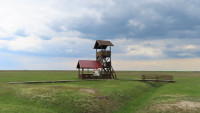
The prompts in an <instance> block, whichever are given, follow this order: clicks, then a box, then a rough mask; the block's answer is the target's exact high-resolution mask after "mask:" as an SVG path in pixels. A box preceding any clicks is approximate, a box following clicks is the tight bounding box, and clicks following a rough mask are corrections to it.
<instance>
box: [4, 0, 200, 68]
mask: <svg viewBox="0 0 200 113" xmlns="http://www.w3.org/2000/svg"><path fill="white" fill-rule="evenodd" d="M199 14H200V1H199V0H73V1H72V0H0V70H75V69H76V65H77V62H78V60H88V59H89V60H95V50H94V49H93V47H94V44H95V41H96V40H110V41H111V42H112V43H113V44H114V47H112V65H113V67H114V69H115V70H133V71H200V15H199Z"/></svg>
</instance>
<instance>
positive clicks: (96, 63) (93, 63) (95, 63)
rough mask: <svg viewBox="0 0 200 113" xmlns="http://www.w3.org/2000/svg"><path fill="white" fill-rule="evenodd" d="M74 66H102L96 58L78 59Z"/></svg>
mask: <svg viewBox="0 0 200 113" xmlns="http://www.w3.org/2000/svg"><path fill="white" fill-rule="evenodd" d="M76 68H87V69H96V68H103V67H102V65H101V63H100V62H99V61H96V60H79V61H78V64H77V66H76Z"/></svg>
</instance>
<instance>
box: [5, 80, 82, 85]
mask: <svg viewBox="0 0 200 113" xmlns="http://www.w3.org/2000/svg"><path fill="white" fill-rule="evenodd" d="M80 81H82V80H57V81H26V82H9V84H35V83H61V82H80Z"/></svg>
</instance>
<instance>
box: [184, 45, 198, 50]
mask: <svg viewBox="0 0 200 113" xmlns="http://www.w3.org/2000/svg"><path fill="white" fill-rule="evenodd" d="M184 49H186V50H193V49H197V47H196V46H195V45H187V46H184Z"/></svg>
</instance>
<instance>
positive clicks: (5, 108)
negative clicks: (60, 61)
mask: <svg viewBox="0 0 200 113" xmlns="http://www.w3.org/2000/svg"><path fill="white" fill-rule="evenodd" d="M142 74H156V75H173V76H174V80H175V81H176V83H158V82H138V81H120V80H101V81H81V82H68V83H42V84H9V83H8V82H20V81H54V80H78V78H77V72H76V71H0V112H1V113H36V112H37V113H112V112H113V113H116V112H117V113H137V112H138V113H163V112H164V113H169V112H181V113H182V112H183V113H184V112H185V113H188V112H191V113H197V112H200V72H140V71H118V72H117V76H118V78H119V79H140V75H142Z"/></svg>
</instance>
